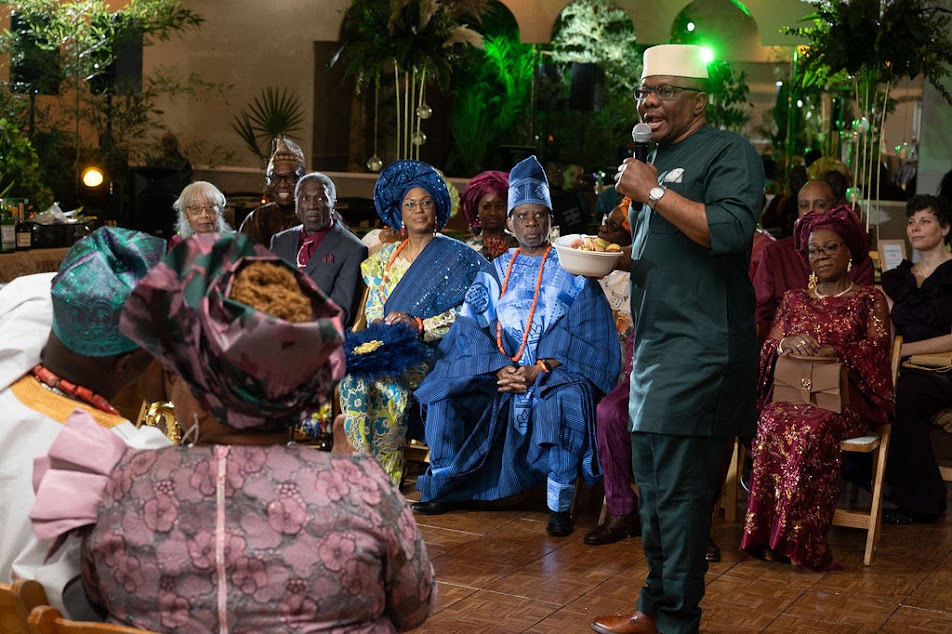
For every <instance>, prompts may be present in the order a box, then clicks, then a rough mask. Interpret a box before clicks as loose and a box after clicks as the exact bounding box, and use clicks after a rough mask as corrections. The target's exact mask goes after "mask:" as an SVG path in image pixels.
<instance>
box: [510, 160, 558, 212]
mask: <svg viewBox="0 0 952 634" xmlns="http://www.w3.org/2000/svg"><path fill="white" fill-rule="evenodd" d="M526 203H536V204H539V205H542V206H543V207H545V208H546V209H548V210H549V211H552V199H551V198H550V197H549V179H548V178H546V175H545V170H544V169H542V164H541V163H539V159H537V158H536V157H535V156H530V157H529V158H526V159H523V160H521V161H520V162H518V163H516V166H515V167H513V168H512V171H510V172H509V205H508V207H507V209H506V215H509V214H511V213H512V210H513V209H515V208H516V207H518V206H519V205H525V204H526Z"/></svg>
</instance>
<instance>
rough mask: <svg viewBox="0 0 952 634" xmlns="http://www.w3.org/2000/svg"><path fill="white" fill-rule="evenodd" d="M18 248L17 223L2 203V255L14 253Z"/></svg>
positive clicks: (0, 209) (0, 239) (0, 250)
mask: <svg viewBox="0 0 952 634" xmlns="http://www.w3.org/2000/svg"><path fill="white" fill-rule="evenodd" d="M16 248H17V221H16V220H14V219H13V214H11V213H10V210H9V209H7V206H6V205H5V204H2V202H0V253H12V252H13V251H16Z"/></svg>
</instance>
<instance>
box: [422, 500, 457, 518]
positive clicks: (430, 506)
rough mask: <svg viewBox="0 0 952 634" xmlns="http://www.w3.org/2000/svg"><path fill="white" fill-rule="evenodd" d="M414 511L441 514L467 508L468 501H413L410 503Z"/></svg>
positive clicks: (424, 513)
mask: <svg viewBox="0 0 952 634" xmlns="http://www.w3.org/2000/svg"><path fill="white" fill-rule="evenodd" d="M410 508H411V509H413V512H414V513H422V514H423V515H442V514H443V513H449V512H450V511H463V510H465V509H467V508H469V502H439V501H437V500H430V501H429V502H414V503H413V504H411V505H410Z"/></svg>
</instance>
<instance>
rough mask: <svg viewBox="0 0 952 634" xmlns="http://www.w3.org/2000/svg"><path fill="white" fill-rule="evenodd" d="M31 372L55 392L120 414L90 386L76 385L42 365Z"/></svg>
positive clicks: (111, 412) (101, 409)
mask: <svg viewBox="0 0 952 634" xmlns="http://www.w3.org/2000/svg"><path fill="white" fill-rule="evenodd" d="M31 374H32V375H33V376H34V377H36V380H37V381H39V382H40V383H42V384H43V385H45V386H46V387H48V388H49V389H50V390H51V391H53V392H55V393H58V394H63V395H64V396H68V397H70V398H74V399H76V400H77V401H82V402H83V403H86V404H87V405H90V406H92V407H95V408H96V409H98V410H99V411H101V412H106V413H107V414H114V415H116V416H118V415H119V410H117V409H116V408H115V407H113V406H112V404H111V403H110V402H109V401H107V400H106V398H105V397H103V396H100V395H99V394H96V393H95V392H93V391H92V390H90V389H89V388H86V387H83V386H82V385H76V384H75V383H71V382H69V381H67V380H66V379H61V378H60V377H58V376H56V375H55V374H53V373H52V372H51V371H50V370H49V369H47V368H45V367H43V366H42V365H37V366H36V367H34V368H33V370H32V371H31Z"/></svg>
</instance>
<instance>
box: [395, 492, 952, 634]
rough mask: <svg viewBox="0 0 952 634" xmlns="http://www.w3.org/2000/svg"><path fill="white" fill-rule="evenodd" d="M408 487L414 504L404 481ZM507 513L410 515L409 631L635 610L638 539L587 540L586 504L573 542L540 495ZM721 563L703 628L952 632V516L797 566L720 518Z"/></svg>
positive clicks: (569, 624) (557, 625) (498, 628)
mask: <svg viewBox="0 0 952 634" xmlns="http://www.w3.org/2000/svg"><path fill="white" fill-rule="evenodd" d="M405 493H406V495H407V497H408V498H410V499H419V494H418V493H416V492H415V491H414V490H413V482H412V480H409V481H408V482H407V485H406V487H405ZM534 497H535V498H538V499H533V496H530V497H529V498H528V499H526V500H523V501H522V502H520V503H518V504H516V505H515V506H514V508H513V509H512V510H488V511H472V512H469V511H467V512H456V513H449V514H446V515H439V516H421V515H418V516H417V523H418V525H419V527H420V530H421V532H422V533H423V535H424V538H425V539H426V543H427V547H428V549H429V554H430V557H431V558H432V560H433V566H434V568H435V569H436V575H437V580H438V581H437V592H438V595H437V601H436V607H435V609H434V611H433V614H432V615H431V616H430V618H429V619H428V620H427V622H426V623H425V624H424V625H423V626H422V627H420V628H418V629H416V630H413V631H414V632H433V633H440V634H450V633H454V632H459V633H467V634H471V633H475V632H534V633H540V634H541V633H545V634H552V633H558V634H562V633H567V634H570V633H573V632H590V631H591V629H590V627H589V626H590V623H591V621H592V620H593V619H594V617H595V616H597V615H599V614H609V613H618V614H621V613H625V612H627V611H630V610H631V609H632V608H633V605H634V600H635V597H636V596H637V592H638V590H639V589H640V587H641V585H642V584H643V581H644V577H645V574H646V565H645V561H644V555H643V553H642V550H641V540H640V539H638V538H634V539H627V540H623V541H621V542H619V543H617V544H612V545H607V546H587V545H586V544H585V543H584V542H583V541H582V537H583V536H584V535H585V533H586V531H587V530H588V529H590V528H591V527H592V526H594V525H595V522H596V517H595V513H594V509H583V510H582V511H580V512H579V517H577V518H576V530H575V532H574V533H573V534H572V535H571V536H569V537H563V538H553V537H549V536H548V535H547V534H546V532H545V522H546V520H547V519H548V512H547V511H545V506H544V500H543V499H542V497H541V496H539V495H537V496H534ZM715 533H716V537H717V542H718V544H719V545H720V547H721V551H722V560H721V562H720V563H717V564H712V565H711V567H710V570H709V571H708V574H707V594H706V596H705V597H704V600H703V602H702V603H701V607H702V609H703V611H704V616H703V619H702V622H701V631H702V632H843V633H853V632H903V633H911V632H936V633H943V634H946V633H950V632H952V519H949V518H948V517H946V518H944V519H943V520H942V521H940V522H939V523H937V524H929V525H922V524H920V525H911V526H884V527H883V536H882V541H881V542H880V546H879V549H878V551H877V553H876V555H875V556H874V559H873V565H872V566H870V567H866V566H863V546H864V536H865V533H863V532H861V531H859V530H854V529H845V528H837V527H834V528H833V532H832V534H831V538H830V541H831V545H832V547H833V552H834V556H835V557H836V559H837V560H838V561H839V562H840V563H841V564H843V566H844V569H843V570H840V571H836V572H829V573H811V572H801V571H798V570H795V569H793V568H792V567H791V566H790V565H783V564H776V563H767V562H762V561H758V560H755V559H751V558H750V557H747V556H746V555H744V554H742V553H740V552H739V551H738V550H737V546H738V543H739V542H740V533H741V525H740V523H739V522H738V523H734V524H729V523H725V521H724V519H723V518H722V517H721V518H719V519H718V520H717V521H716V523H715Z"/></svg>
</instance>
